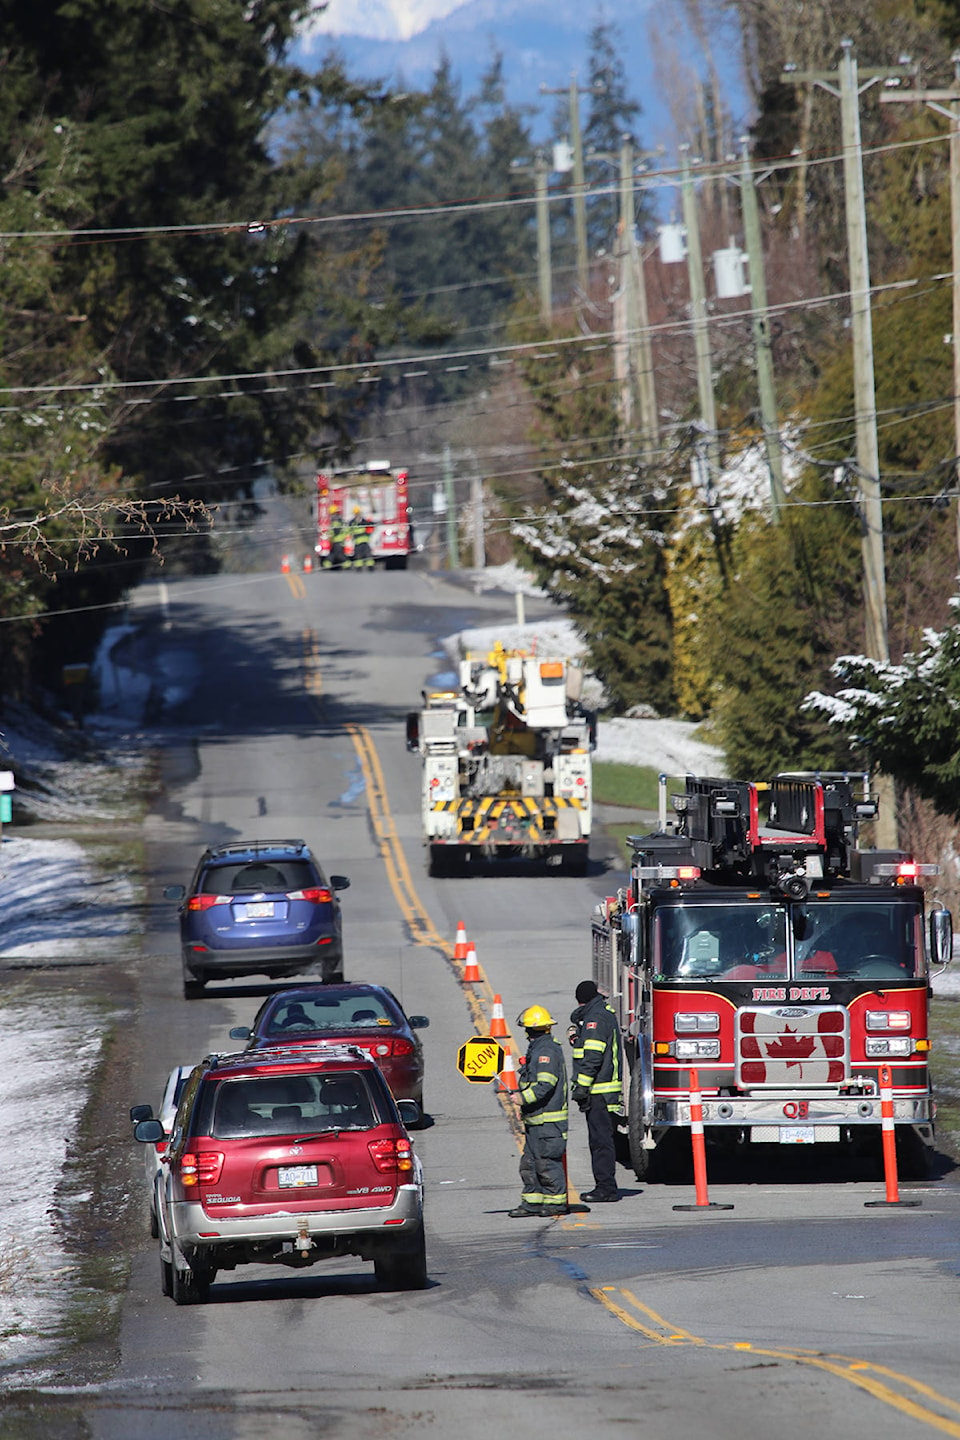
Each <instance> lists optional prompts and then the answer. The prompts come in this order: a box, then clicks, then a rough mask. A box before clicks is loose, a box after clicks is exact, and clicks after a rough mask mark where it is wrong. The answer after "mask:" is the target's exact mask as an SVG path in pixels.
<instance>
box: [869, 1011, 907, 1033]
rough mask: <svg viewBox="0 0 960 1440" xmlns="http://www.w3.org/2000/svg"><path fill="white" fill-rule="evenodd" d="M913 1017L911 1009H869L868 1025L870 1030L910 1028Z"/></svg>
mask: <svg viewBox="0 0 960 1440" xmlns="http://www.w3.org/2000/svg"><path fill="white" fill-rule="evenodd" d="M911 1018H912V1017H911V1014H910V1011H909V1010H868V1011H867V1014H866V1026H867V1029H868V1030H909V1029H910V1021H911Z"/></svg>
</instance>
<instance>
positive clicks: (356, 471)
mask: <svg viewBox="0 0 960 1440" xmlns="http://www.w3.org/2000/svg"><path fill="white" fill-rule="evenodd" d="M408 486H409V476H408V472H407V471H406V470H394V469H393V468H392V466H391V465H390V463H389V461H387V460H372V461H371V462H370V463H369V464H368V465H364V466H362V467H359V468H356V467H354V468H348V469H343V470H327V471H321V472H320V474H319V475H318V476H317V543H316V545H315V546H314V549H315V551H316V553H317V555H318V557H319V559H320V564H321V566H323V565H325V564H329V563H330V559H331V541H330V529H331V522H332V521H333V520H334V518H335V517H336V515H337V512H338V511H339V516H340V518H341V519H342V520H343V522H344V523H345V524H346V526H347V527H348V528H349V526H350V525H351V523H352V521H353V519H354V512H355V511H359V512H360V515H361V516H362V517H363V518H364V519H365V520H368V521H369V522H370V524H371V526H372V529H371V530H370V533H369V535H368V543H369V546H370V554H371V555H372V557H373V559H374V560H375V561H378V562H379V563H380V564H382V565H383V566H384V567H385V569H387V570H404V569H406V565H407V556H408V555H410V554H411V553H412V552H413V550H414V549H415V546H414V540H413V516H412V513H411V509H410V495H409V488H408ZM352 553H353V551H352V544H350V543H349V542H348V546H347V554H346V558H347V559H348V560H349V559H351V558H352Z"/></svg>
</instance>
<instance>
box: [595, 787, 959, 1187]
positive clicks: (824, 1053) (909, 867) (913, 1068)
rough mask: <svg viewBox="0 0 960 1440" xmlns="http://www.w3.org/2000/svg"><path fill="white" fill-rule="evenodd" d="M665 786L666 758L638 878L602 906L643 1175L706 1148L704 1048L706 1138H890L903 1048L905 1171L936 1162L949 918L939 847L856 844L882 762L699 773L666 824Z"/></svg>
mask: <svg viewBox="0 0 960 1440" xmlns="http://www.w3.org/2000/svg"><path fill="white" fill-rule="evenodd" d="M668 788H670V787H668V784H667V778H666V777H665V776H661V788H660V817H659V820H660V823H659V828H658V830H657V831H656V832H655V833H653V834H650V835H644V836H632V837H631V843H632V845H633V849H634V855H633V861H632V865H631V869H630V876H629V884H628V885H627V886H626V887H625V888H623V889H621V890H619V891H618V893H617V894H616V895H615V896H612V897H609V898H608V899H606V900H605V901H604V902H603V903H602V904H601V905H600V906H599V907H598V909H597V911H596V913H595V917H594V921H593V978H594V981H595V982H596V984H597V986H598V987H599V988H600V989H601V990H602V991H604V993H605V994H606V995H607V996H608V998H609V1002H610V1004H611V1006H613V1008H614V1009H615V1010H616V1012H617V1015H618V1017H619V1021H620V1025H621V1030H622V1034H623V1039H624V1048H625V1052H626V1056H627V1061H628V1065H627V1066H625V1067H624V1068H625V1072H626V1077H625V1096H624V1103H625V1108H626V1129H627V1135H628V1138H629V1152H630V1163H631V1164H632V1166H633V1167H634V1169H635V1170H636V1173H637V1175H638V1177H640V1178H641V1179H643V1178H648V1179H654V1178H660V1179H669V1178H670V1177H671V1175H673V1174H677V1173H679V1172H680V1171H681V1169H685V1168H686V1166H687V1165H688V1164H689V1156H690V1148H691V1147H690V1105H689V1099H688V1096H689V1079H690V1070H691V1068H696V1070H697V1072H698V1077H699V1081H700V1089H701V1091H702V1093H703V1101H704V1105H703V1120H704V1134H705V1137H706V1139H707V1143H708V1145H709V1144H711V1143H712V1144H713V1145H714V1146H717V1145H719V1146H725V1147H727V1148H728V1149H729V1150H731V1151H733V1152H738V1151H739V1152H740V1153H741V1154H745V1153H746V1147H748V1146H750V1147H753V1146H762V1145H781V1146H782V1145H807V1144H817V1145H827V1146H832V1147H844V1148H845V1149H846V1151H847V1152H848V1153H854V1154H861V1153H863V1154H869V1153H872V1149H873V1147H876V1153H877V1154H878V1155H879V1153H880V1152H879V1137H880V1119H881V1115H880V1094H879V1072H880V1068H881V1067H882V1066H889V1067H890V1070H891V1076H892V1081H893V1096H894V1124H895V1135H896V1140H897V1151H898V1158H899V1163H900V1167H901V1173H902V1174H903V1175H904V1176H910V1175H913V1176H916V1175H919V1174H924V1173H926V1168H927V1165H928V1163H929V1158H930V1156H931V1154H932V1147H933V1122H934V1113H935V1106H934V1102H933V1099H932V1095H931V1089H930V1077H929V1072H928V1059H929V1055H928V1052H929V1049H930V1041H929V1039H928V1031H927V1012H928V1005H929V997H930V971H931V968H934V969H937V968H938V967H942V966H944V965H945V964H946V963H947V962H948V960H949V959H950V954H951V947H952V922H951V917H950V912H949V911H948V910H945V909H943V908H941V907H940V906H938V905H935V906H933V907H932V908H931V912H930V915H929V923H928V925H927V926H925V923H924V892H923V890H922V888H921V885H920V883H919V882H920V879H921V877H923V876H926V875H932V874H936V873H937V872H938V869H939V867H938V866H935V865H918V864H917V863H915V861H913V860H912V859H911V857H910V856H908V855H906V854H904V853H902V852H900V851H891V850H868V849H859V848H858V846H857V835H858V828H859V824H860V822H861V821H862V820H865V819H868V818H872V817H874V816H875V815H876V811H877V804H876V800H875V798H873V797H872V796H871V795H870V794H869V791H868V786H867V778H866V777H865V776H864V777H862V784H861V780H860V779H857V778H855V777H854V778H851V777H849V776H847V775H839V774H824V773H820V774H816V775H814V774H793V775H780V776H778V777H777V778H776V779H775V780H774V781H772V782H771V783H769V784H753V783H750V782H746V781H733V780H719V779H703V778H699V777H696V776H689V775H688V776H687V777H686V780H685V785H684V789H683V791H682V793H675V794H673V795H672V797H671V799H672V804H673V809H674V812H675V814H674V819H673V821H672V823H671V825H670V826H669V827H668V824H667V815H666V811H667V790H668ZM828 1153H829V1152H828Z"/></svg>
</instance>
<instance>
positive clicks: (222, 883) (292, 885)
mask: <svg viewBox="0 0 960 1440" xmlns="http://www.w3.org/2000/svg"><path fill="white" fill-rule="evenodd" d="M323 883H324V880H323V877H322V876H321V875H320V874H319V872H318V871H317V869H316V867H315V866H314V865H311V863H310V862H309V860H248V861H246V862H245V863H244V864H240V865H237V864H230V865H214V866H211V867H210V869H208V870H206V871H205V872H204V874H203V875H202V876H201V877H200V893H201V894H203V895H262V894H268V895H269V894H277V893H279V894H288V893H289V892H290V891H291V890H308V889H310V887H311V886H315V885H318V884H320V885H322V884H323Z"/></svg>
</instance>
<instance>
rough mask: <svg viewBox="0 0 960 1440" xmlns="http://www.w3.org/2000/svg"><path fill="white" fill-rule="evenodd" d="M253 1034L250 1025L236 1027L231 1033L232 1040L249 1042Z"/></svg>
mask: <svg viewBox="0 0 960 1440" xmlns="http://www.w3.org/2000/svg"><path fill="white" fill-rule="evenodd" d="M252 1034H253V1031H252V1030H251V1029H250V1026H249V1025H234V1027H233V1029H232V1030H231V1031H230V1039H231V1040H249V1039H250V1036H251V1035H252Z"/></svg>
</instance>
